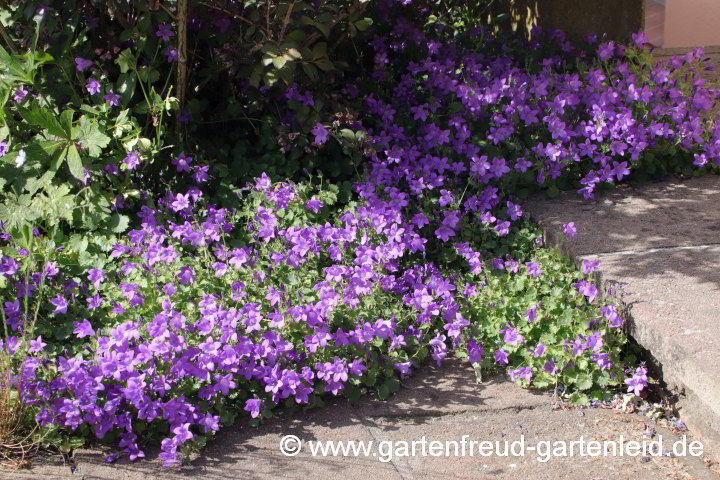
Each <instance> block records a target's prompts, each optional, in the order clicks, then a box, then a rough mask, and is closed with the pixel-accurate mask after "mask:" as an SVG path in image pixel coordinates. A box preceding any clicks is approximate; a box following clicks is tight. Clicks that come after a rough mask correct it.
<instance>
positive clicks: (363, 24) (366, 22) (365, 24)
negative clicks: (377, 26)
mask: <svg viewBox="0 0 720 480" xmlns="http://www.w3.org/2000/svg"><path fill="white" fill-rule="evenodd" d="M372 24H373V21H372V18H369V17H365V18H363V19H362V20H358V21H357V22H355V28H357V29H358V30H359V31H361V32H364V31H365V30H367V29H368V28H369V27H370V25H372Z"/></svg>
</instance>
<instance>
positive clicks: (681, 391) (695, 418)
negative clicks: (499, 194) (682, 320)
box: [530, 213, 720, 460]
mask: <svg viewBox="0 0 720 480" xmlns="http://www.w3.org/2000/svg"><path fill="white" fill-rule="evenodd" d="M530 218H531V220H532V221H533V222H535V223H536V224H537V225H539V226H540V227H541V229H542V231H543V235H544V238H545V242H546V244H547V246H549V247H553V248H557V249H558V250H560V251H561V252H562V253H563V254H564V255H566V256H568V257H569V258H570V259H572V260H573V262H574V263H575V264H576V265H577V266H578V268H581V267H582V261H583V260H584V259H588V258H592V259H598V258H600V259H602V258H603V257H606V258H607V257H611V256H621V255H628V256H630V255H633V254H648V253H661V252H663V251H668V250H676V251H682V250H715V249H717V251H718V255H720V245H719V244H710V245H698V246H681V247H665V248H651V249H646V250H628V251H617V252H608V253H600V254H584V255H577V254H575V253H573V251H572V248H571V247H570V244H571V241H569V240H568V239H567V238H566V237H565V235H563V234H562V233H561V232H559V231H558V230H557V227H556V226H555V227H554V226H551V225H547V224H546V223H544V222H543V221H542V219H540V218H538V216H537V215H534V214H532V213H531V217H530ZM609 277H610V276H609V275H607V274H606V273H604V272H603V271H602V263H601V267H600V269H599V270H598V271H596V272H594V273H593V274H592V280H593V281H594V282H595V284H596V285H597V286H598V290H599V292H600V293H599V295H603V296H604V295H605V292H606V289H607V288H613V287H615V286H616V285H617V284H618V283H619V282H621V281H622V279H620V278H609ZM618 310H619V311H620V312H621V313H622V315H623V316H624V317H625V319H626V323H625V329H626V332H627V333H628V335H629V336H630V337H631V338H633V339H634V340H635V341H636V342H637V343H638V344H639V345H640V346H641V347H642V348H643V349H645V350H646V351H647V352H648V353H649V355H650V356H651V360H652V363H654V365H651V367H655V370H657V371H658V373H659V374H660V375H661V377H662V380H663V381H664V382H665V384H666V386H667V388H668V389H669V390H670V392H671V393H673V394H676V395H677V396H678V401H677V403H676V404H675V407H676V408H677V410H678V412H679V414H680V416H681V419H682V420H683V421H684V422H685V423H686V424H687V425H688V427H689V428H690V429H691V431H692V432H693V433H694V434H696V435H697V437H698V438H699V439H700V440H702V442H703V444H704V447H705V452H706V454H707V455H708V456H709V457H710V458H712V459H714V460H720V383H718V382H714V381H713V380H712V378H713V376H715V377H716V376H717V372H716V370H714V369H716V368H717V367H718V365H712V364H698V363H697V362H695V361H693V360H692V359H691V358H692V355H691V353H692V352H688V351H687V349H686V348H684V347H683V346H682V345H681V344H679V343H678V342H676V341H675V340H674V337H668V336H663V335H662V334H660V333H659V332H658V331H656V330H654V329H653V328H652V326H651V325H649V322H646V321H644V317H643V316H642V315H637V314H633V313H632V308H631V305H629V304H627V303H626V302H625V301H623V300H620V305H618ZM718 321H719V322H720V313H719V314H718ZM689 359H691V360H689Z"/></svg>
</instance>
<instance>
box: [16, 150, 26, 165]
mask: <svg viewBox="0 0 720 480" xmlns="http://www.w3.org/2000/svg"><path fill="white" fill-rule="evenodd" d="M24 163H25V150H20V151H19V152H18V154H17V157H15V166H16V167H17V168H20V167H22V166H23V164H24Z"/></svg>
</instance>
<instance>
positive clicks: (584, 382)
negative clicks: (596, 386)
mask: <svg viewBox="0 0 720 480" xmlns="http://www.w3.org/2000/svg"><path fill="white" fill-rule="evenodd" d="M575 385H576V386H577V388H578V389H579V390H590V389H591V388H592V386H593V379H592V375H590V374H588V373H583V374H581V375H578V377H577V380H576V383H575Z"/></svg>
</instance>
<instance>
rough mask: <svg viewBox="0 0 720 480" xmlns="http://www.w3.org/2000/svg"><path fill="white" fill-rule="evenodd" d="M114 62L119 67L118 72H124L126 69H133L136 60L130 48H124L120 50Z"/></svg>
mask: <svg viewBox="0 0 720 480" xmlns="http://www.w3.org/2000/svg"><path fill="white" fill-rule="evenodd" d="M115 63H117V64H118V66H119V67H120V73H125V72H127V71H128V70H135V65H136V64H137V60H136V59H135V57H134V56H133V54H132V50H130V49H129V48H126V49H125V50H123V51H122V52H120V55H118V57H117V58H116V59H115Z"/></svg>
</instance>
